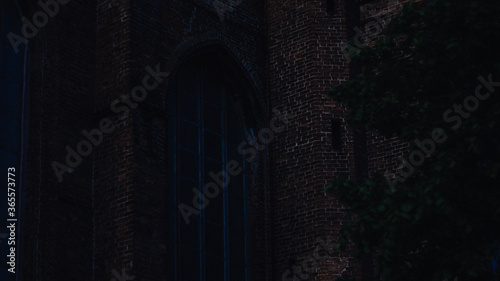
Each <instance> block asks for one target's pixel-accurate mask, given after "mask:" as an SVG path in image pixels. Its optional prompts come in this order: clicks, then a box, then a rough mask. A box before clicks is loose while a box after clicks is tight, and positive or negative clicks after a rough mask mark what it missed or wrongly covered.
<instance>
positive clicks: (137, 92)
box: [52, 64, 169, 182]
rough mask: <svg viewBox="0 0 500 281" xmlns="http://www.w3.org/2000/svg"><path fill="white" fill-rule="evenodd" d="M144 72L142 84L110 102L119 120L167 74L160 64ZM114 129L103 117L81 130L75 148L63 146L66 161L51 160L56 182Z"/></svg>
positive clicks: (109, 120) (110, 122)
mask: <svg viewBox="0 0 500 281" xmlns="http://www.w3.org/2000/svg"><path fill="white" fill-rule="evenodd" d="M146 72H147V73H148V74H147V75H145V76H144V77H143V79H142V85H140V86H136V87H134V88H133V89H132V90H131V91H130V93H129V94H128V95H122V96H121V97H120V99H115V100H114V101H113V102H112V103H111V106H110V107H111V111H112V112H113V113H116V114H119V113H121V114H122V115H121V116H120V118H119V120H125V119H126V118H127V117H128V116H129V113H130V109H131V108H132V109H135V108H137V106H138V104H137V103H138V102H142V101H144V100H145V99H146V98H147V95H148V91H153V90H155V89H156V88H157V87H158V86H159V85H160V83H162V82H163V80H164V79H165V78H166V77H168V75H169V73H168V72H162V71H161V70H160V64H157V65H156V68H155V69H153V68H151V67H150V66H147V67H146ZM115 129H116V126H115V125H114V124H113V121H112V120H111V119H110V118H103V119H101V120H100V121H99V128H95V129H92V130H90V131H87V130H85V129H84V130H82V131H81V133H82V135H83V136H84V137H85V138H86V139H84V140H81V141H80V142H79V143H78V144H77V145H76V150H75V149H74V148H72V147H70V146H69V145H67V146H66V147H65V149H66V152H67V154H66V159H65V160H66V163H65V164H62V163H60V162H57V161H52V169H53V170H54V173H55V175H56V177H57V180H58V182H62V181H63V175H64V174H65V173H66V172H69V173H71V172H73V170H74V169H75V168H76V167H78V166H79V165H80V164H81V163H82V161H83V157H87V156H89V155H90V154H91V153H92V150H93V149H94V147H97V146H99V145H100V144H101V143H102V141H103V139H104V134H111V133H112V132H113V131H114V130H115Z"/></svg>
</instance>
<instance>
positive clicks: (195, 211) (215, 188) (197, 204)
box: [178, 107, 293, 224]
mask: <svg viewBox="0 0 500 281" xmlns="http://www.w3.org/2000/svg"><path fill="white" fill-rule="evenodd" d="M272 111H273V114H274V117H273V118H272V119H271V122H270V123H269V128H263V129H261V130H260V131H259V133H258V134H257V136H249V137H248V138H247V140H246V141H243V142H241V143H240V144H239V145H238V153H240V154H241V155H243V156H245V160H246V161H247V162H252V161H253V160H254V159H255V157H257V153H258V151H262V150H264V148H265V147H266V145H268V144H270V143H271V142H272V141H273V140H274V138H275V134H276V133H279V132H281V131H283V129H284V128H285V126H286V125H288V124H289V122H290V118H293V117H292V115H290V114H289V113H286V107H285V108H284V113H281V112H280V111H279V110H278V109H276V108H273V110H272ZM278 122H281V123H282V124H281V126H278ZM242 172H243V168H242V167H241V166H240V163H238V161H236V160H230V161H228V163H227V164H226V169H225V171H219V172H218V173H217V174H215V173H214V171H210V172H209V176H210V178H211V179H212V181H211V182H209V183H207V184H205V186H204V188H203V193H202V192H201V190H200V189H198V188H196V187H195V188H193V193H194V197H193V201H192V203H193V206H189V205H187V204H185V203H181V204H179V206H178V208H179V211H180V212H181V215H182V217H183V218H184V222H185V223H186V224H189V223H190V222H191V221H190V219H189V217H191V216H192V215H196V216H197V215H199V214H200V211H201V210H203V209H205V208H206V207H207V206H208V204H209V203H210V199H213V198H215V197H217V196H218V195H219V193H220V190H221V189H224V188H226V187H227V186H228V185H229V183H230V181H231V177H236V176H239V175H240V174H241V173H242Z"/></svg>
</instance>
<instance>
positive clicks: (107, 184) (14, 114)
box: [0, 0, 405, 281]
mask: <svg viewBox="0 0 500 281" xmlns="http://www.w3.org/2000/svg"><path fill="white" fill-rule="evenodd" d="M402 2H404V1H389V0H386V1H384V0H374V1H368V0H367V1H361V0H358V1H354V0H352V1H351V0H348V1H341V0H321V1H320V0H318V1H316V0H314V1H297V0H294V1H292V0H286V1H285V0H272V1H263V0H237V1H233V0H215V1H214V0H184V1H177V0H162V1H160V0H148V1H142V0H140V1H131V0H103V1H96V0H88V1H76V0H57V1H55V0H47V1H44V0H41V1H39V2H38V3H37V1H31V0H2V2H1V16H2V18H1V25H0V28H1V34H2V38H1V42H2V44H1V49H0V55H1V59H2V60H1V61H0V63H1V64H0V69H1V71H2V72H1V75H2V76H1V77H0V82H1V86H2V97H3V98H2V102H1V103H2V112H1V114H2V118H3V119H2V123H8V124H11V127H12V128H11V127H8V128H7V127H6V128H4V129H3V130H2V134H4V133H6V132H12V133H6V134H7V135H8V136H7V135H6V137H5V138H4V137H2V144H1V145H2V146H1V147H0V150H1V152H2V170H3V171H5V170H6V169H7V167H11V166H16V167H18V171H21V173H18V175H17V176H18V177H20V178H21V179H22V181H21V182H20V183H19V184H18V190H17V202H18V204H17V207H18V216H19V222H18V228H17V239H18V243H17V245H18V248H17V265H16V272H17V274H16V277H17V279H16V280H51V281H55V280H73V281H77V280H82V281H83V280H85V281H87V280H132V279H131V278H134V280H139V281H142V280H144V281H146V280H187V281H195V280H206V281H212V280H231V281H234V280H273V281H274V280H335V278H336V277H338V276H339V275H340V274H355V275H363V274H369V272H370V262H369V258H367V261H368V262H366V264H365V263H364V262H363V263H362V264H358V263H355V262H354V261H353V259H352V258H351V256H350V254H349V253H342V254H338V253H334V252H332V251H330V247H331V246H332V243H334V242H335V240H336V239H337V238H338V236H339V230H340V228H341V227H342V223H343V220H344V217H343V213H344V210H345V208H347V206H343V205H342V204H340V203H339V202H338V201H337V200H336V199H335V197H334V196H332V195H329V194H325V193H324V191H323V190H324V188H325V187H326V186H327V184H328V183H329V181H330V180H331V178H332V177H333V176H335V175H336V174H338V173H341V172H345V173H348V174H349V175H350V176H351V177H352V178H353V179H356V180H361V179H363V178H365V177H367V176H368V175H369V174H370V173H373V172H376V171H382V172H383V171H386V170H393V169H395V168H396V160H395V157H394V156H395V155H398V154H400V153H402V151H403V150H404V148H405V145H403V144H400V143H398V142H397V141H395V140H384V139H382V138H380V137H377V136H373V135H367V134H366V133H365V132H364V131H363V130H362V129H359V128H350V127H348V126H346V125H345V122H344V117H345V114H346V110H345V109H344V108H341V107H339V105H338V104H337V103H335V102H332V101H331V100H329V99H328V97H327V93H328V90H329V89H330V88H331V87H332V86H335V85H337V84H338V83H341V82H342V81H345V80H347V79H349V78H350V77H352V75H354V74H356V73H357V71H358V70H357V69H356V67H355V66H353V65H350V64H349V62H348V61H347V59H346V54H345V53H344V51H343V47H344V46H345V45H346V42H347V40H348V38H352V37H354V36H359V32H360V31H362V32H363V33H366V36H364V37H366V38H365V39H364V41H363V42H365V43H367V42H369V40H371V39H373V38H374V36H376V34H377V33H378V32H380V28H381V26H383V25H384V24H385V23H386V22H387V20H388V16H387V15H388V14H391V13H394V12H395V11H396V10H397V9H398V8H399V7H400V6H401V5H402ZM359 47H362V46H359ZM4 101H5V102H4ZM12 124H14V125H12ZM4 139H5V140H6V141H4ZM3 193H5V192H3V191H2V194H3ZM2 196H3V195H2ZM3 199H4V198H3V197H2V200H3ZM6 200H7V199H6V198H5V200H3V201H2V202H6ZM2 206H3V205H2ZM2 212H3V211H2ZM5 216H6V215H5ZM2 220H3V221H5V220H4V219H3V217H2ZM0 247H2V248H1V250H2V260H3V257H4V255H3V253H4V252H5V253H7V247H6V244H5V243H4V242H3V241H2V244H0ZM325 253H326V254H325ZM325 255H327V256H328V257H326V256H325ZM2 266H5V263H2ZM7 268H8V266H7ZM7 268H5V270H2V273H1V274H4V272H6V271H7ZM0 276H2V280H14V279H8V278H14V277H13V274H10V273H9V274H4V275H0ZM294 276H295V277H294ZM4 278H5V279H4ZM294 278H295V279H294Z"/></svg>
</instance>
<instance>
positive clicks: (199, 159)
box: [169, 55, 249, 281]
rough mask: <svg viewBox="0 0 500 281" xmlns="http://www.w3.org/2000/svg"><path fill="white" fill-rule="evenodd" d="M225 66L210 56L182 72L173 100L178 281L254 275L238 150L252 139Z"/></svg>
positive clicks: (235, 280) (234, 280) (173, 238)
mask: <svg viewBox="0 0 500 281" xmlns="http://www.w3.org/2000/svg"><path fill="white" fill-rule="evenodd" d="M223 65H224V63H223V62H221V61H220V60H218V59H216V58H215V57H214V56H209V55H203V56H199V57H197V58H195V59H191V60H190V61H188V62H187V63H185V64H184V65H183V66H182V67H181V68H180V69H179V71H178V73H177V76H176V78H175V80H176V82H175V85H174V90H173V91H172V94H171V96H170V100H169V107H170V112H172V113H173V114H172V115H173V118H172V119H171V120H170V124H169V138H170V141H169V150H170V153H169V155H170V163H171V165H170V173H169V175H170V189H169V191H170V194H171V202H172V203H173V204H172V206H175V210H174V208H172V209H171V210H172V216H171V220H172V224H171V226H172V227H171V231H170V242H171V243H170V245H171V249H170V256H171V260H172V261H173V263H172V268H171V270H170V274H171V276H174V278H173V279H174V280H185V281H193V280H200V281H202V280H203V281H209V280H226V281H229V280H230V281H244V280H248V277H249V266H248V264H249V261H248V246H249V245H248V219H247V217H248V207H247V202H248V200H247V197H248V196H247V188H248V186H247V181H248V177H249V174H248V171H247V163H246V162H245V161H244V158H243V155H242V154H240V153H239V152H238V145H239V144H240V143H241V142H242V141H243V140H244V138H245V126H244V122H243V120H244V118H243V116H242V112H241V110H239V109H238V108H240V105H241V101H240V97H241V91H242V89H241V88H240V86H239V85H238V83H237V82H235V81H236V80H235V79H233V74H232V73H231V71H230V70H228V69H227V68H225V67H224V66H223ZM181 205H182V206H184V208H181ZM191 208H192V209H191Z"/></svg>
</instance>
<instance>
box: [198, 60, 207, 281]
mask: <svg viewBox="0 0 500 281" xmlns="http://www.w3.org/2000/svg"><path fill="white" fill-rule="evenodd" d="M196 70H197V71H196V73H197V74H198V77H197V79H196V83H197V84H198V87H197V91H196V94H197V96H198V110H197V111H198V125H199V126H198V139H199V142H198V167H199V169H198V189H199V192H200V193H201V194H202V198H205V194H204V193H205V191H204V189H203V183H204V182H205V179H204V174H203V171H204V170H205V169H204V168H205V167H204V164H205V163H204V162H205V161H204V160H205V149H204V148H205V124H203V94H202V89H201V85H202V81H203V78H204V77H203V75H204V73H203V68H201V67H198V68H196ZM204 204H205V202H203V205H204ZM204 210H205V209H204V208H202V209H201V210H200V220H199V229H200V231H199V239H200V249H199V251H200V280H201V281H205V276H206V273H205V211H204Z"/></svg>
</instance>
